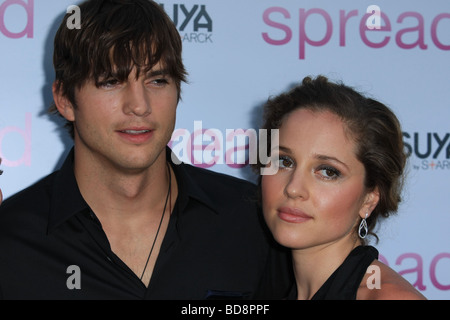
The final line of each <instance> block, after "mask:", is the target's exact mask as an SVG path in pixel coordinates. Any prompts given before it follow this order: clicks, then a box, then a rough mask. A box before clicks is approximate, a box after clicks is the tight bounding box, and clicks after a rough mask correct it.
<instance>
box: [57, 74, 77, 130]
mask: <svg viewBox="0 0 450 320" xmlns="http://www.w3.org/2000/svg"><path fill="white" fill-rule="evenodd" d="M60 88H61V87H60ZM60 88H59V90H58V84H57V82H56V81H55V82H53V86H52V92H53V101H54V102H55V106H56V109H57V110H58V112H59V113H60V114H61V115H62V116H63V117H64V118H66V120H68V121H75V113H74V110H73V105H72V103H71V102H70V101H69V99H67V97H66V96H65V95H63V94H62V90H61V89H60Z"/></svg>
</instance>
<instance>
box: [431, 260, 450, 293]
mask: <svg viewBox="0 0 450 320" xmlns="http://www.w3.org/2000/svg"><path fill="white" fill-rule="evenodd" d="M443 258H447V259H450V253H440V254H438V255H437V256H436V257H434V258H433V260H432V261H431V265H430V279H431V282H432V283H433V285H434V286H435V287H436V288H438V289H439V290H450V284H448V285H444V284H442V283H440V282H439V281H438V279H437V277H436V267H437V264H438V262H439V261H440V260H442V259H443ZM446 270H448V269H446Z"/></svg>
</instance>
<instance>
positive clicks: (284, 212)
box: [277, 207, 312, 223]
mask: <svg viewBox="0 0 450 320" xmlns="http://www.w3.org/2000/svg"><path fill="white" fill-rule="evenodd" d="M277 211H278V217H279V218H280V219H281V220H284V221H286V222H290V223H303V222H306V221H309V220H311V219H312V217H311V216H310V215H308V214H306V213H305V212H303V211H301V210H299V209H296V208H289V207H281V208H279V209H278V210H277Z"/></svg>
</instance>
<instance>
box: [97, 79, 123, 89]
mask: <svg viewBox="0 0 450 320" xmlns="http://www.w3.org/2000/svg"><path fill="white" fill-rule="evenodd" d="M119 83H120V81H119V80H117V79H106V80H101V81H99V83H98V85H97V86H98V87H103V88H112V87H114V86H117V85H118V84H119Z"/></svg>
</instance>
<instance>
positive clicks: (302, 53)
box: [299, 9, 333, 59]
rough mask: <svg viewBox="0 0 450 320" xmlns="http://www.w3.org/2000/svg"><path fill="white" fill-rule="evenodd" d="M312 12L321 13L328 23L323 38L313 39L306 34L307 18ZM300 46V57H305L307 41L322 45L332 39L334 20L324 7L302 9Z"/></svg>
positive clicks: (313, 44)
mask: <svg viewBox="0 0 450 320" xmlns="http://www.w3.org/2000/svg"><path fill="white" fill-rule="evenodd" d="M311 14H319V15H321V16H322V17H323V18H324V19H325V22H326V24H327V29H326V31H325V35H324V36H323V38H322V40H317V41H316V40H311V39H310V38H309V37H308V36H307V34H306V20H307V19H308V17H309V16H310V15H311ZM299 29H300V36H299V39H300V46H299V49H300V50H299V51H300V53H299V58H300V59H305V43H308V44H310V45H312V46H314V47H320V46H323V45H325V44H326V43H328V41H330V38H331V35H332V34H333V21H331V17H330V15H329V14H328V13H327V12H326V11H325V10H323V9H310V10H308V11H305V9H300V27H299Z"/></svg>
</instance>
